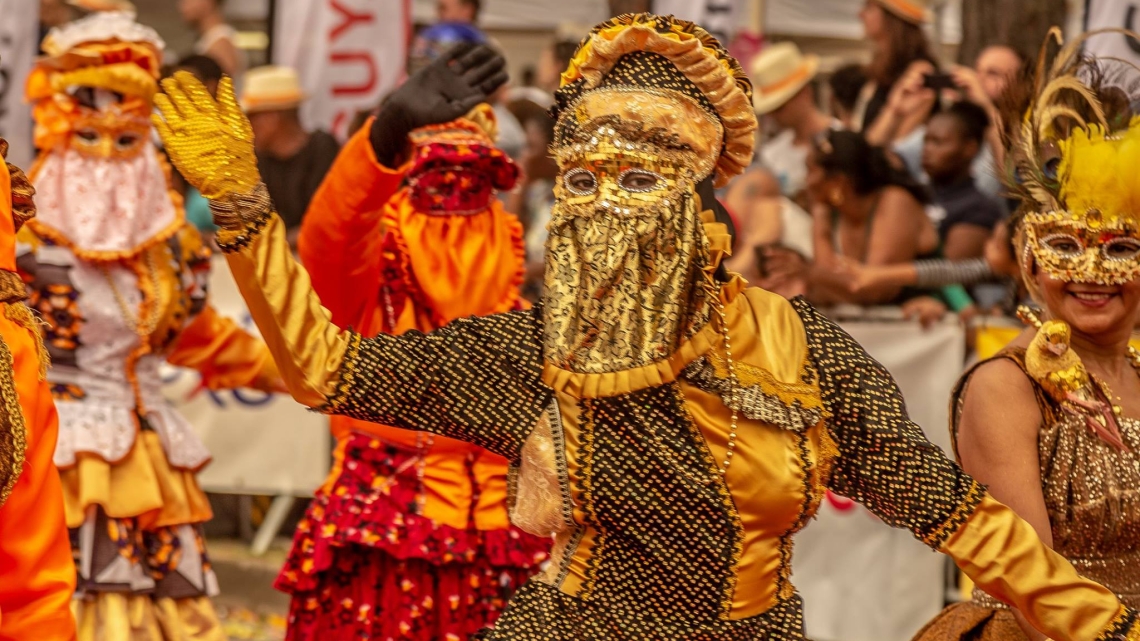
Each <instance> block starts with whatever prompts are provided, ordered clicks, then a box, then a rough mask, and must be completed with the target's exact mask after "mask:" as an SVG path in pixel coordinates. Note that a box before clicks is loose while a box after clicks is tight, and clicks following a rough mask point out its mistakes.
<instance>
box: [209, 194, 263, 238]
mask: <svg viewBox="0 0 1140 641" xmlns="http://www.w3.org/2000/svg"><path fill="white" fill-rule="evenodd" d="M210 211H211V212H213V214H214V223H215V224H216V225H217V226H218V227H219V229H218V235H217V242H218V247H220V248H221V250H222V251H223V252H226V253H230V252H235V251H238V250H239V249H242V248H243V247H246V246H248V245H249V244H250V243H251V242H253V239H254V237H256V236H257V235H258V234H259V233H261V230H262V229H263V228H264V227H265V223H267V222H268V221H269V217H270V216H272V215H273V200H272V199H271V198H270V197H269V190H268V189H266V187H265V183H258V184H257V186H256V187H254V188H253V191H251V192H249V193H247V194H230V195H229V196H226V197H225V198H221V199H218V200H211V201H210Z"/></svg>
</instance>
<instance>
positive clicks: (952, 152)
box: [922, 102, 1005, 260]
mask: <svg viewBox="0 0 1140 641" xmlns="http://www.w3.org/2000/svg"><path fill="white" fill-rule="evenodd" d="M989 126H990V119H989V116H988V115H987V114H986V111H985V110H984V109H982V108H981V107H979V106H978V105H976V104H974V103H972V102H957V103H954V104H953V105H951V106H950V107H949V108H948V109H946V110H944V111H941V112H939V113H937V114H935V115H934V117H933V118H931V119H930V122H929V123H928V124H927V126H926V138H925V143H924V144H923V148H922V168H923V170H924V171H925V172H926V175H927V176H928V177H929V178H930V188H931V193H932V195H933V197H934V205H935V208H936V210H937V211H938V212H939V216H938V218H940V220H938V221H937V222H938V235H939V239H940V240H941V243H942V255H943V256H945V257H946V258H949V259H951V260H962V259H966V258H978V257H980V256H982V254H983V252H984V250H985V245H986V241H987V239H989V237H990V234H991V233H992V232H993V229H994V226H995V225H997V224H998V223H999V222H1001V220H1002V219H1003V218H1004V217H1005V210H1004V208H1003V207H1002V206H1001V205H1000V204H999V203H998V201H996V200H995V199H993V198H991V197H990V196H987V195H986V194H983V193H982V192H981V191H980V190H979V189H978V187H977V185H976V184H975V183H974V176H973V174H972V170H971V167H972V165H973V162H974V158H976V157H977V155H978V153H979V152H980V151H981V149H982V146H983V145H984V139H985V134H986V130H987V129H989Z"/></svg>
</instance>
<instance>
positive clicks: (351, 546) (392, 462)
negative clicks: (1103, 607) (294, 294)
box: [277, 105, 550, 641]
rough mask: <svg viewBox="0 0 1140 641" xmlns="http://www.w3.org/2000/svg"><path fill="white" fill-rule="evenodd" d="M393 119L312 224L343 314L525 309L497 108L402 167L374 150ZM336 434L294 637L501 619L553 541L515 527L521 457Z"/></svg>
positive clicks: (347, 160) (458, 635) (437, 134)
mask: <svg viewBox="0 0 1140 641" xmlns="http://www.w3.org/2000/svg"><path fill="white" fill-rule="evenodd" d="M380 126H384V125H383V123H382V122H380V121H378V120H373V121H371V122H370V123H369V124H368V125H367V126H365V127H364V128H363V129H362V130H361V131H360V132H358V133H357V135H356V136H355V137H353V139H352V140H351V141H349V143H348V145H347V146H346V147H345V148H344V150H343V151H342V152H341V154H340V156H339V157H338V158H337V161H336V164H334V165H333V168H332V170H331V172H330V173H329V175H328V177H327V178H326V179H325V182H324V184H323V185H322V186H321V189H320V190H319V191H318V192H317V194H316V196H315V198H314V199H313V202H312V204H311V205H310V207H309V211H308V213H307V214H306V216H305V219H304V223H303V226H302V229H301V236H300V241H299V249H300V254H301V259H302V261H303V262H304V263H305V265H306V266H307V267H308V269H309V273H310V274H311V275H312V278H313V283H314V286H315V288H316V289H317V291H319V292H320V294H321V297H322V300H323V301H325V304H327V305H328V306H329V308H330V309H331V310H332V315H333V319H334V321H335V322H336V323H337V324H339V325H341V326H344V327H348V326H352V327H355V328H356V329H357V330H358V331H361V332H362V333H364V334H365V335H369V336H374V335H376V334H379V333H386V334H403V333H405V332H408V331H412V330H418V331H421V332H429V331H432V330H434V329H436V328H438V327H442V326H443V325H446V324H447V323H449V322H450V321H452V320H455V319H457V318H460V317H465V316H472V315H486V314H493V313H498V312H506V311H511V310H515V309H520V308H521V307H522V306H523V301H522V300H521V299H520V297H519V285H520V284H521V282H522V278H523V264H524V261H523V244H522V227H521V225H520V224H519V222H518V220H517V219H516V218H515V217H514V215H512V214H509V213H507V212H506V211H504V210H503V207H502V205H501V204H500V203H499V202H498V200H496V199H495V197H494V192H495V191H496V190H505V189H510V188H512V187H513V186H514V184H515V181H516V180H517V177H518V169H517V168H516V166H515V164H514V163H513V162H511V160H510V159H509V158H508V157H507V156H506V154H504V153H503V152H502V151H500V150H499V149H496V148H495V147H494V145H493V143H492V140H493V139H494V136H495V121H494V114H493V112H492V111H491V109H490V108H489V107H487V106H486V105H481V106H480V107H477V108H476V109H475V110H473V111H472V112H471V113H470V114H468V116H467V117H466V118H461V119H458V120H455V121H452V122H449V123H446V124H443V125H434V126H430V127H424V128H421V129H417V130H414V131H412V132H411V134H410V136H409V138H410V142H411V151H410V154H409V156H410V158H411V160H410V161H409V162H408V163H407V164H406V165H405V166H404V167H403V168H402V169H400V170H397V171H393V170H391V169H388V168H386V167H384V166H383V165H382V164H380V163H379V162H378V161H377V159H376V156H375V154H374V152H373V148H372V146H371V143H370V141H369V138H370V131H371V129H372V128H373V127H380ZM405 182H406V186H404V187H402V188H401V184H402V183H405ZM332 429H333V432H334V434H335V435H336V438H337V442H338V447H337V455H336V465H335V467H334V470H333V472H332V473H331V474H330V476H329V480H328V482H327V483H326V485H325V487H324V488H323V490H322V491H321V492H320V493H319V495H318V497H317V500H316V501H314V502H313V505H312V507H311V508H310V510H309V513H308V515H307V517H306V519H305V521H304V522H303V523H302V524H301V527H300V528H298V531H297V535H296V540H295V543H294V547H293V552H292V554H291V555H290V558H289V561H288V562H287V564H286V566H285V569H284V571H283V572H282V574H281V576H280V578H279V579H278V582H277V586H278V588H279V589H282V590H284V591H287V592H290V593H292V594H293V605H292V611H291V614H290V624H289V638H290V639H358V638H378V639H424V640H425V641H426V640H428V639H432V640H436V639H438V640H440V641H444V640H448V641H451V640H459V639H466V638H468V637H469V636H470V635H471V634H473V633H474V632H476V631H478V630H479V629H480V628H482V627H484V626H485V625H488V624H490V623H492V622H493V621H494V620H495V618H496V617H497V616H498V614H499V612H500V611H501V610H502V608H503V607H504V606H505V604H506V599H507V598H508V597H509V596H510V594H511V593H512V592H513V591H514V589H515V588H517V587H518V586H520V585H521V584H522V583H523V581H525V579H526V578H527V577H528V576H529V575H530V574H531V573H532V572H533V571H534V570H535V569H536V567H537V565H538V564H539V563H540V562H542V561H543V560H545V559H546V556H547V550H548V549H549V546H550V540H549V539H542V538H539V537H535V536H533V535H529V534H526V533H524V532H522V531H520V530H517V529H514V528H512V527H511V525H510V521H509V519H508V516H507V461H506V460H505V459H503V458H502V457H500V456H497V455H495V454H492V453H490V452H488V451H486V450H484V449H482V448H480V447H477V446H475V445H471V444H468V443H462V442H460V441H456V440H452V439H449V438H444V437H441V436H431V435H427V434H417V433H414V432H409V431H405V430H401V429H397V428H394V427H389V426H386V425H378V424H373V423H366V422H363V421H357V420H354V419H351V418H347V417H340V416H338V417H334V418H333V419H332ZM346 603H347V604H350V605H347V606H346ZM346 607H349V608H350V609H351V610H352V612H351V613H350V614H352V616H350V617H347V618H345V608H346ZM358 610H359V611H358Z"/></svg>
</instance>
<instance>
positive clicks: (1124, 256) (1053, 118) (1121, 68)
mask: <svg viewBox="0 0 1140 641" xmlns="http://www.w3.org/2000/svg"><path fill="white" fill-rule="evenodd" d="M1098 33H1103V32H1101V31H1097V32H1090V33H1088V34H1084V35H1083V36H1081V37H1080V38H1078V39H1076V40H1074V41H1073V42H1071V43H1068V44H1066V45H1064V46H1063V47H1061V49H1060V51H1058V52H1057V55H1056V57H1055V58H1054V60H1053V62H1052V63H1051V64H1046V57H1047V49H1048V45H1049V44H1050V42H1056V43H1057V44H1060V43H1061V42H1062V41H1061V35H1060V31H1059V30H1056V29H1054V30H1053V31H1052V32H1051V33H1050V38H1049V40H1048V41H1046V47H1043V48H1042V52H1041V55H1040V57H1039V59H1038V62H1037V73H1036V77H1035V82H1034V87H1033V94H1032V97H1031V104H1030V105H1029V107H1028V109H1027V111H1026V112H1025V116H1024V119H1023V120H1022V122H1021V124H1020V127H1019V129H1018V131H1017V132H1016V139H1015V140H1014V142H1013V143H1012V144H1011V145H1010V157H1009V164H1010V167H1011V169H1012V172H1011V176H1010V178H1009V180H1008V181H1007V182H1008V183H1009V187H1010V189H1011V191H1012V192H1013V193H1014V194H1015V195H1016V196H1018V197H1019V198H1020V200H1021V202H1022V206H1021V214H1022V220H1021V225H1020V228H1019V233H1018V242H1019V244H1020V248H1021V251H1020V252H1019V257H1018V258H1019V261H1020V264H1021V268H1022V272H1023V274H1025V277H1026V282H1027V283H1028V286H1029V287H1030V290H1031V291H1032V292H1034V293H1035V295H1036V286H1035V283H1034V279H1033V276H1032V275H1033V272H1034V270H1035V269H1036V268H1040V269H1043V270H1044V271H1045V273H1046V274H1048V275H1050V276H1051V277H1053V278H1056V279H1058V280H1064V281H1069V282H1084V283H1096V284H1106V285H1117V284H1122V283H1125V282H1128V281H1131V280H1133V279H1135V278H1137V277H1138V276H1140V183H1138V182H1137V181H1136V179H1135V175H1136V171H1137V169H1136V168H1137V167H1138V166H1140V113H1138V112H1137V111H1135V108H1134V104H1135V103H1134V100H1135V99H1136V92H1135V87H1136V85H1137V83H1138V82H1140V70H1137V69H1136V68H1135V67H1133V66H1131V65H1130V64H1128V63H1125V62H1122V61H1118V60H1098V59H1095V58H1088V57H1085V56H1082V55H1081V45H1082V44H1083V43H1084V41H1085V40H1086V39H1087V38H1088V37H1090V36H1093V35H1096V34H1098Z"/></svg>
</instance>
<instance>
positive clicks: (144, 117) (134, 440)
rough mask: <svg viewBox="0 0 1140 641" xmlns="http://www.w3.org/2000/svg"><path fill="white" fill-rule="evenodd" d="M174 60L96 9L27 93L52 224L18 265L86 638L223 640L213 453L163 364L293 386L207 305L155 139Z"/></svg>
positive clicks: (67, 36) (39, 68) (212, 377)
mask: <svg viewBox="0 0 1140 641" xmlns="http://www.w3.org/2000/svg"><path fill="white" fill-rule="evenodd" d="M162 47H163V44H162V41H161V40H160V39H159V38H158V36H157V34H155V32H154V31H153V30H151V29H149V28H147V27H143V26H141V25H139V24H137V23H136V22H134V20H133V16H131V15H130V14H127V13H114V12H112V13H96V14H92V15H91V16H89V17H87V18H84V19H83V20H80V21H77V22H74V23H71V24H69V25H67V26H65V27H62V28H60V29H55V30H53V31H52V32H51V33H49V35H48V36H47V38H46V39H45V40H44V51H45V52H46V53H47V55H46V56H45V57H44V58H43V59H41V60H40V61H39V63H38V64H37V65H36V68H35V69H34V70H33V72H32V74H31V76H30V77H29V80H28V97H29V99H30V100H31V101H32V103H33V105H34V107H33V108H34V112H33V113H34V117H35V120H36V146H37V147H38V148H39V149H40V150H41V155H40V157H39V158H38V159H37V161H36V164H35V166H34V167H33V168H32V170H31V171H30V172H29V175H30V176H31V178H32V181H33V183H34V185H35V187H36V192H37V193H36V200H37V205H38V208H39V213H38V216H37V218H36V219H35V220H32V221H29V222H28V224H27V225H26V226H25V229H24V231H25V233H24V234H22V235H21V246H20V250H21V255H20V257H19V258H18V264H19V268H20V271H21V272H22V273H23V274H24V276H25V281H26V282H27V283H28V287H29V289H30V302H31V307H32V308H33V309H34V310H35V311H36V312H38V313H39V314H40V316H41V317H42V319H43V321H44V325H43V326H44V329H43V337H44V342H45V344H46V346H47V349H48V352H49V353H50V354H51V357H52V368H51V370H50V372H49V373H48V379H49V381H50V383H51V392H52V394H53V395H54V397H55V402H56V407H57V408H58V412H59V434H60V435H59V442H58V444H57V446H56V449H55V455H54V460H55V464H56V465H57V466H58V467H59V468H60V470H61V472H60V477H61V480H62V484H63V496H64V502H65V508H66V521H67V527H69V528H71V534H72V547H73V550H74V553H75V564H74V566H75V567H74V568H73V570H72V572H75V571H76V570H77V571H78V584H79V585H78V590H77V592H76V601H75V603H74V604H73V605H74V608H75V612H76V618H77V621H78V632H79V637H80V638H81V639H84V640H88V639H90V640H95V639H99V640H100V641H103V640H105V641H126V640H128V639H129V640H130V641H160V640H166V641H174V640H177V641H198V640H211V641H212V640H221V639H224V638H225V635H224V634H223V632H222V630H221V625H220V623H219V621H218V619H217V616H216V615H215V613H214V610H213V606H212V605H211V603H210V600H209V596H210V595H212V594H214V593H215V592H216V591H217V580H216V578H215V577H214V574H213V572H212V570H211V569H210V564H209V560H208V558H207V556H206V553H205V545H204V541H203V538H202V535H201V527H200V526H201V524H202V523H203V522H204V521H207V520H209V519H210V518H211V516H212V515H211V512H210V505H209V502H208V501H207V499H206V495H205V493H204V492H203V491H202V490H201V488H200V487H199V486H198V483H197V480H196V478H195V472H196V471H197V470H199V469H200V468H201V467H203V466H204V465H206V463H207V462H209V459H210V455H209V452H208V451H207V450H206V449H205V447H204V446H203V444H202V443H201V441H200V440H199V439H198V438H197V436H196V435H195V433H194V432H193V430H192V428H191V426H190V425H189V424H188V423H187V421H186V420H185V419H184V418H183V417H182V416H181V415H179V414H178V413H177V412H176V411H175V410H174V408H173V407H172V406H171V405H170V403H169V402H168V401H167V400H166V399H165V398H164V397H163V394H162V389H161V385H162V377H161V375H160V372H159V367H160V366H161V365H162V364H163V363H164V362H169V363H171V364H174V365H180V366H184V367H191V368H194V369H196V370H198V371H199V372H200V373H201V374H202V378H203V380H204V382H205V384H206V385H207V386H209V387H211V388H228V387H239V386H252V387H258V388H262V389H266V388H269V387H271V386H272V385H273V384H274V382H275V381H277V380H278V379H279V377H278V375H277V373H276V369H275V368H274V366H273V362H272V360H271V359H270V358H269V356H268V352H267V351H266V350H265V347H264V345H263V344H261V343H260V342H259V341H257V340H256V339H254V338H253V337H251V336H250V335H248V334H246V333H245V332H243V331H241V330H240V329H239V328H238V327H237V326H236V325H234V324H233V323H232V322H230V321H228V320H226V319H223V318H221V317H220V316H218V314H217V313H216V312H214V311H213V309H212V308H211V307H209V305H207V303H206V289H205V285H206V279H207V278H208V269H209V258H210V256H209V252H208V250H206V249H205V248H204V247H203V246H202V243H201V239H200V237H199V235H198V233H197V232H196V231H195V230H194V229H193V228H192V227H190V226H188V225H187V223H186V222H185V220H184V217H183V212H182V207H181V199H180V198H179V197H178V196H177V195H175V194H174V193H173V192H171V191H170V185H169V167H168V165H167V164H166V162H165V160H164V159H163V158H162V156H161V155H160V154H159V153H158V152H157V151H156V150H155V148H154V147H153V145H152V144H151V127H150V123H149V120H148V118H149V115H150V112H151V105H152V99H153V97H154V94H155V91H156V89H157V80H156V77H157V75H158V69H159V60H160V59H161V52H162ZM28 638H33V637H28ZM35 638H39V637H35Z"/></svg>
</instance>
